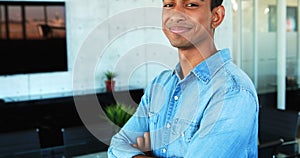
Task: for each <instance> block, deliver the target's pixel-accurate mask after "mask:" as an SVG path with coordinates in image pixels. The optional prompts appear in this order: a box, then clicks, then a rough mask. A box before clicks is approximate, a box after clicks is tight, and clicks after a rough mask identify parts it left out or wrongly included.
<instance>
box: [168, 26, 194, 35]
mask: <svg viewBox="0 0 300 158" xmlns="http://www.w3.org/2000/svg"><path fill="white" fill-rule="evenodd" d="M169 30H170V32H172V33H175V34H183V33H185V32H188V31H190V30H191V28H190V27H184V26H172V27H170V28H169Z"/></svg>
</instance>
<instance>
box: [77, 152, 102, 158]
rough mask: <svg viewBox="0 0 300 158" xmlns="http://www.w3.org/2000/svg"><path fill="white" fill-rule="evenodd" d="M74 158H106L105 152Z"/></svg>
mask: <svg viewBox="0 0 300 158" xmlns="http://www.w3.org/2000/svg"><path fill="white" fill-rule="evenodd" d="M74 158H107V154H106V152H99V153H92V154H88V155H82V156H76V157H74Z"/></svg>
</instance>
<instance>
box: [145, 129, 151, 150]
mask: <svg viewBox="0 0 300 158" xmlns="http://www.w3.org/2000/svg"><path fill="white" fill-rule="evenodd" d="M144 141H145V151H151V142H150V132H145V133H144Z"/></svg>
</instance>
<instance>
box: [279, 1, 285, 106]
mask: <svg viewBox="0 0 300 158" xmlns="http://www.w3.org/2000/svg"><path fill="white" fill-rule="evenodd" d="M285 77H286V1H285V0H277V85H278V86H277V108H278V109H282V110H285V108H286V107H285V98H286V96H285V91H286V84H285V82H286V81H285Z"/></svg>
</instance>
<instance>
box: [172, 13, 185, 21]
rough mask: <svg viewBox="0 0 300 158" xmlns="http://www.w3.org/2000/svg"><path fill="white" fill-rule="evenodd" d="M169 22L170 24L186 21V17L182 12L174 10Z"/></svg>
mask: <svg viewBox="0 0 300 158" xmlns="http://www.w3.org/2000/svg"><path fill="white" fill-rule="evenodd" d="M170 20H171V21H172V22H175V23H179V22H182V21H185V20H186V15H185V14H184V12H182V11H179V10H174V12H173V13H172V14H171V18H170Z"/></svg>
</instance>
